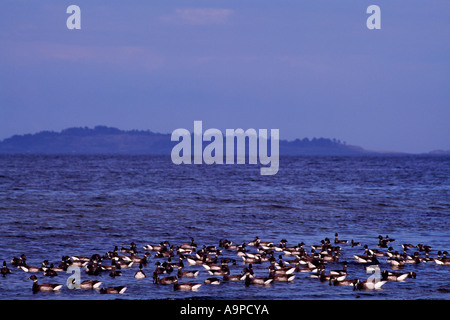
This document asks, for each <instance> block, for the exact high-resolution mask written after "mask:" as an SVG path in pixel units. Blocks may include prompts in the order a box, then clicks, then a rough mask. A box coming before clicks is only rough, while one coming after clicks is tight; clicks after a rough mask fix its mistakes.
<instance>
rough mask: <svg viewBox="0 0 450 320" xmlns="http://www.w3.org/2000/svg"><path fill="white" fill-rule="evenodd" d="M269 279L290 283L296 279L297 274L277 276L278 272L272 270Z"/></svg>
mask: <svg viewBox="0 0 450 320" xmlns="http://www.w3.org/2000/svg"><path fill="white" fill-rule="evenodd" d="M269 278H270V279H273V281H281V282H290V281H293V280H294V279H295V274H287V273H285V274H276V270H274V269H270V270H269Z"/></svg>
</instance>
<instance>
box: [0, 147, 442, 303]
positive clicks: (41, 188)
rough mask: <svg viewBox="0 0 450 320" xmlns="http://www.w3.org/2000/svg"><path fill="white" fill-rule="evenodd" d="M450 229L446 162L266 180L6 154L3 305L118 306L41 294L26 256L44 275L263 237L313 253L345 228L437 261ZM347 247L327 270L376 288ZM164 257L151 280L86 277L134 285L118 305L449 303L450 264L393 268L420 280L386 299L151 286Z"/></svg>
mask: <svg viewBox="0 0 450 320" xmlns="http://www.w3.org/2000/svg"><path fill="white" fill-rule="evenodd" d="M449 222H450V157H441V156H389V157H384V156H378V157H368V156H364V157H356V156H355V157H343V156H340V157H333V156H304V157H282V158H281V159H280V171H279V172H278V174H276V175H274V176H261V175H260V171H259V167H258V166H257V165H211V166H208V165H181V166H176V165H174V164H172V162H171V161H170V157H165V156H113V155H111V156H106V155H89V156H81V155H60V156H58V155H53V156H49V155H46V156H44V155H1V156H0V263H3V261H7V265H8V267H9V268H10V269H11V270H12V274H9V275H7V276H6V277H1V276H0V299H2V300H8V299H32V300H36V299H81V300H95V299H116V298H118V297H119V296H118V295H102V294H100V293H99V292H98V291H96V290H81V289H78V290H70V289H68V288H67V287H63V289H62V290H61V291H60V292H58V293H53V292H52V293H43V292H39V293H37V294H33V293H32V290H31V287H32V281H31V280H29V279H28V278H29V276H30V273H25V272H24V271H22V270H21V269H16V268H15V267H14V266H12V265H11V264H10V260H11V259H12V258H13V257H19V256H20V255H21V254H26V256H27V264H29V265H34V266H39V265H40V264H41V262H42V261H43V260H45V259H47V260H49V261H50V262H52V263H54V264H56V265H58V264H59V262H60V260H61V257H62V256H64V255H68V256H73V255H83V256H91V255H92V254H95V253H98V254H100V255H103V254H104V253H106V252H107V251H110V250H112V249H113V248H114V246H118V247H119V248H121V247H129V245H130V243H131V242H135V243H136V244H137V248H138V255H139V256H142V255H143V254H144V252H145V251H144V249H143V248H142V247H143V246H144V245H146V244H157V243H160V242H162V241H165V240H167V241H169V242H170V243H171V244H173V245H180V244H183V243H189V242H190V238H191V237H193V238H194V239H195V242H196V243H197V245H199V246H200V247H201V246H202V245H208V246H209V245H216V246H218V244H219V240H221V239H228V240H230V241H233V243H236V244H241V243H243V242H248V241H251V240H253V239H254V237H255V236H259V237H260V238H261V239H262V240H263V241H273V242H274V243H275V244H278V243H279V241H280V240H281V239H286V240H287V241H288V243H287V245H288V246H292V245H296V244H297V243H299V242H302V241H303V242H304V243H305V248H307V250H309V249H310V246H311V245H315V244H319V243H320V241H321V240H322V239H324V238H325V237H328V238H330V239H331V241H332V242H333V239H334V233H335V232H338V233H339V238H341V239H347V240H349V241H350V240H351V239H353V240H355V241H358V242H361V243H362V244H367V245H368V246H369V247H370V248H377V243H378V239H377V237H378V235H383V237H384V236H385V235H389V237H390V238H394V239H396V241H395V242H393V243H392V246H393V247H394V249H395V250H398V251H402V248H401V244H403V243H411V244H414V245H416V244H418V243H422V244H426V245H430V246H431V247H432V248H433V249H432V251H431V253H430V256H431V257H436V254H437V251H438V250H441V251H444V250H447V251H449V249H450V232H449V231H450V230H449ZM340 246H341V247H342V255H341V256H340V260H339V262H338V263H329V264H327V266H326V270H327V271H328V270H330V269H340V268H341V267H342V262H343V261H347V262H348V277H347V278H348V279H355V278H359V279H361V280H365V279H367V278H368V277H369V276H370V275H371V274H370V273H367V271H366V269H365V265H363V264H360V263H357V262H356V261H355V259H354V258H353V255H354V254H362V253H363V249H362V247H360V246H359V247H352V246H351V245H350V244H341V245H340ZM249 249H250V251H251V252H255V248H251V247H250V248H249ZM378 249H379V248H378ZM384 250H386V249H384ZM410 250H411V251H409V252H411V253H412V252H414V251H416V250H417V249H410ZM420 254H421V255H422V256H423V252H420ZM123 255H125V253H123ZM278 255H279V253H276V254H275V257H276V258H277V259H278ZM222 257H228V258H232V259H236V261H237V262H236V265H230V269H231V273H232V274H239V273H240V272H241V271H242V269H243V268H244V267H245V266H246V265H244V263H243V261H242V259H241V258H240V257H237V256H236V253H235V251H231V250H225V249H223V250H222V256H219V258H222ZM283 259H286V260H288V259H293V257H283ZM166 260H167V258H155V257H154V252H152V256H151V258H150V261H149V263H148V264H147V265H146V266H145V267H144V272H145V273H146V274H147V278H145V279H140V280H137V279H135V278H134V277H133V275H134V273H135V272H136V271H137V270H138V267H137V266H136V265H134V266H132V267H131V268H127V269H122V272H123V275H122V276H121V277H116V278H114V279H113V278H111V277H109V275H108V273H107V272H105V273H102V274H100V275H98V276H90V275H87V274H86V273H85V272H84V271H83V270H82V271H81V280H82V281H83V280H87V279H98V280H100V281H102V282H103V284H102V287H109V286H120V285H125V286H127V287H128V289H127V291H126V292H125V294H122V295H120V298H121V299H185V298H195V299H244V300H247V299H261V300H263V299H274V300H275V299H284V300H286V299H289V300H302V299H327V300H329V299H331V300H342V299H346V300H347V299H350V300H353V299H381V300H385V299H389V300H391V299H406V300H415V299H449V297H450V266H440V265H436V264H435V263H434V262H428V263H420V264H418V265H413V264H407V265H405V266H404V267H402V268H401V270H394V271H397V272H398V271H405V272H406V271H408V272H409V271H414V272H416V274H417V278H416V279H407V280H406V281H405V282H388V283H386V284H385V285H384V286H383V287H382V289H381V290H377V291H367V290H361V291H354V290H353V288H352V287H334V286H329V284H328V283H327V282H320V281H319V280H317V279H314V278H311V277H310V274H309V273H297V274H296V278H295V279H294V281H292V282H290V283H282V282H275V283H272V284H271V285H269V286H266V287H258V286H249V287H246V286H245V285H244V283H243V282H230V283H221V284H220V285H218V286H216V285H206V284H203V285H202V286H201V287H200V289H199V290H198V291H196V292H183V291H174V289H173V287H172V286H164V285H156V284H153V283H152V273H153V270H154V268H155V263H156V262H157V261H160V262H163V261H166ZM379 261H380V268H381V270H385V269H386V270H392V268H391V266H390V264H388V263H386V261H385V258H384V257H381V258H379ZM104 264H109V262H108V261H105V262H104ZM185 264H186V268H185V270H200V274H199V276H198V277H197V278H183V279H182V280H183V281H195V282H199V283H203V281H204V280H205V279H206V278H208V277H210V275H209V274H208V273H207V272H206V270H205V269H203V268H202V266H188V264H187V263H186V262H185ZM267 266H268V263H262V264H255V265H254V270H255V274H256V275H257V276H261V277H263V276H268V269H267ZM36 275H37V277H38V279H39V282H40V283H43V282H51V283H60V284H65V283H66V280H67V278H68V277H69V276H70V275H71V274H68V273H65V272H59V275H58V276H56V277H53V278H49V277H44V276H43V274H42V273H37V274H36Z"/></svg>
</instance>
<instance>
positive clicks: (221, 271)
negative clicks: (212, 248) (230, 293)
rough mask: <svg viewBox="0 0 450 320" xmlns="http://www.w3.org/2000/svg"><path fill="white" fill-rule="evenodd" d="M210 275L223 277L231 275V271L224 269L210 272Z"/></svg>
mask: <svg viewBox="0 0 450 320" xmlns="http://www.w3.org/2000/svg"><path fill="white" fill-rule="evenodd" d="M208 273H209V274H210V275H212V276H223V275H227V274H230V270H228V269H222V270H208Z"/></svg>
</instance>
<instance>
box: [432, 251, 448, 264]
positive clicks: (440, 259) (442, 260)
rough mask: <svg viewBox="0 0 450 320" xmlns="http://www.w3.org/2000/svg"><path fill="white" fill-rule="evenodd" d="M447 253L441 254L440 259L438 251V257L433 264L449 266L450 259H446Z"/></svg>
mask: <svg viewBox="0 0 450 320" xmlns="http://www.w3.org/2000/svg"><path fill="white" fill-rule="evenodd" d="M447 253H448V252H447V251H444V252H442V257H441V251H438V257H437V258H436V259H434V262H435V263H436V264H438V265H446V266H448V265H450V258H448V257H447Z"/></svg>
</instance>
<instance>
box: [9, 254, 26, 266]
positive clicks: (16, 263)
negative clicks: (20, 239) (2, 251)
mask: <svg viewBox="0 0 450 320" xmlns="http://www.w3.org/2000/svg"><path fill="white" fill-rule="evenodd" d="M26 260H27V256H26V255H25V254H22V255H21V256H20V258H16V257H13V258H12V259H11V264H12V265H13V266H15V267H17V268H19V267H20V266H25V265H26V264H27V262H26Z"/></svg>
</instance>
